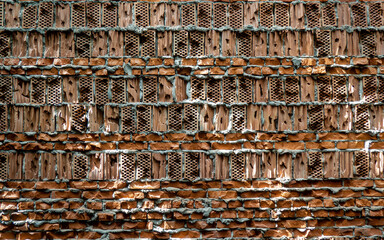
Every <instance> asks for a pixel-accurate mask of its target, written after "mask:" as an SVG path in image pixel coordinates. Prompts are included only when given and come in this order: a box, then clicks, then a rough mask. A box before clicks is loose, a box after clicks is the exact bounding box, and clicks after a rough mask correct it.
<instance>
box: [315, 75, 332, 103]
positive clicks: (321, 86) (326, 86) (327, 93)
mask: <svg viewBox="0 0 384 240" xmlns="http://www.w3.org/2000/svg"><path fill="white" fill-rule="evenodd" d="M317 93H318V94H317V95H318V99H319V101H320V102H329V101H331V100H332V80H331V77H330V76H319V77H318V78H317Z"/></svg>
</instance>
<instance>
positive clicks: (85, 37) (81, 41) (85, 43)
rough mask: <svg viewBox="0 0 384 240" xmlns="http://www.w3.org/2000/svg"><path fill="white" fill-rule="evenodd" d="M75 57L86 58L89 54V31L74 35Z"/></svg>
mask: <svg viewBox="0 0 384 240" xmlns="http://www.w3.org/2000/svg"><path fill="white" fill-rule="evenodd" d="M76 54H77V57H82V58H88V57H90V56H91V33H90V32H83V33H79V34H78V35H77V37H76Z"/></svg>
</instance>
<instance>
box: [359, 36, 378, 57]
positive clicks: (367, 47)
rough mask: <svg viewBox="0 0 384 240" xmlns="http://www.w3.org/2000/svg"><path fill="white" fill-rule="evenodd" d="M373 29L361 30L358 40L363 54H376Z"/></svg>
mask: <svg viewBox="0 0 384 240" xmlns="http://www.w3.org/2000/svg"><path fill="white" fill-rule="evenodd" d="M375 36H376V35H375V33H374V32H373V31H361V33H360V39H361V40H360V42H361V49H362V54H363V55H365V56H373V55H376V37H375Z"/></svg>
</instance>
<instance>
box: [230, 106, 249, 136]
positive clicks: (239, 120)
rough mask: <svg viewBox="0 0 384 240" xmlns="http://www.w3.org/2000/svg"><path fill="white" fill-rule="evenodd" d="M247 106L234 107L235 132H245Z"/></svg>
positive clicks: (233, 125)
mask: <svg viewBox="0 0 384 240" xmlns="http://www.w3.org/2000/svg"><path fill="white" fill-rule="evenodd" d="M245 120H246V116H245V106H233V107H232V129H233V130H234V131H238V132H239V131H243V130H244V129H245V124H246V122H245Z"/></svg>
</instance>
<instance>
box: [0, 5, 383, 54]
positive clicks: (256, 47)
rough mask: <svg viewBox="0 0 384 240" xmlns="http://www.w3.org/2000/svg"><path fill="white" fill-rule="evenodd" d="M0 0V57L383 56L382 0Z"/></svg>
mask: <svg viewBox="0 0 384 240" xmlns="http://www.w3.org/2000/svg"><path fill="white" fill-rule="evenodd" d="M0 6H1V7H0V12H7V13H9V14H7V15H4V14H3V15H1V14H0V26H3V29H4V31H2V33H0V56H2V57H7V56H14V57H75V56H76V57H99V56H110V57H113V56H131V57H136V56H142V57H146V56H179V57H186V56H208V55H210V56H219V55H220V56H244V57H252V56H293V57H294V56H328V55H334V56H337V55H349V56H356V55H364V56H374V55H384V50H383V49H384V31H383V29H382V28H380V27H381V26H383V24H384V22H383V21H384V20H383V19H384V17H383V8H384V7H383V4H382V3H381V2H373V3H364V2H361V3H360V2H359V3H353V4H348V3H319V2H307V3H297V4H288V3H256V2H254V3H209V2H202V3H183V4H177V3H145V2H136V3H131V2H121V3H119V4H114V3H109V2H108V3H95V2H74V3H65V2H64V3H63V2H43V3H36V4H31V3H20V4H19V3H10V2H2V3H1V5H0ZM19 16H21V17H19ZM68 16H71V18H69V17H68ZM1 17H2V18H1ZM94 28H97V30H95V29H94ZM20 29H21V30H22V31H15V30H20ZM25 42H28V43H29V44H28V46H27V45H25V44H24V43H25ZM11 43H12V44H11Z"/></svg>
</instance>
